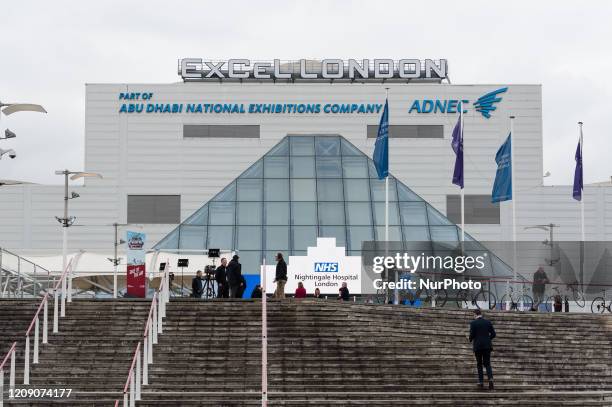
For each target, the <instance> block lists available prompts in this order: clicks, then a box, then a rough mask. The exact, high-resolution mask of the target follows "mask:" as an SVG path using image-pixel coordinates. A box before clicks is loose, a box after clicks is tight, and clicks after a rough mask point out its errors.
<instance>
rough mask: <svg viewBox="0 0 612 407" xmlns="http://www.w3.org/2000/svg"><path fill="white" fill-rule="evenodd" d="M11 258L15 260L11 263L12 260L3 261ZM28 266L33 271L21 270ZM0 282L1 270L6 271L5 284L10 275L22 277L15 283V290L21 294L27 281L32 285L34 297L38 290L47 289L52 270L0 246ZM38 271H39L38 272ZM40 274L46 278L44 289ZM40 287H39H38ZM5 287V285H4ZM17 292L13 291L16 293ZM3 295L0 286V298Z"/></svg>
mask: <svg viewBox="0 0 612 407" xmlns="http://www.w3.org/2000/svg"><path fill="white" fill-rule="evenodd" d="M5 258H7V259H13V261H14V262H15V263H14V264H13V262H12V261H4V259H5ZM24 265H26V266H29V267H31V268H32V269H33V272H32V271H30V272H28V271H22V268H23V266H24ZM0 269H1V270H0V283H1V282H2V280H3V277H2V274H1V273H2V272H5V273H7V283H6V284H7V285H8V284H9V282H10V279H11V276H13V277H17V279H18V280H19V279H22V280H23V282H19V281H18V283H17V288H16V290H17V291H19V292H20V293H21V296H23V290H24V287H26V286H27V283H28V282H29V283H30V284H31V286H32V296H34V297H36V296H38V295H39V292H40V291H43V292H45V291H46V290H49V288H50V287H49V285H50V281H51V275H52V272H51V271H50V270H49V269H47V268H45V267H43V266H40V265H38V264H36V263H34V262H33V261H31V260H28V259H27V258H25V257H22V256H20V255H18V254H16V253H13V252H11V251H10V250H6V249H4V248H2V247H0ZM39 271H40V273H39ZM41 276H43V277H46V280H47V287H46V289H43V288H42V287H43V283H42V282H41V281H40V278H41ZM38 287H40V288H38ZM5 288H6V286H5ZM16 293H17V292H15V294H16ZM3 296H4V291H3V290H2V289H1V288H0V298H3Z"/></svg>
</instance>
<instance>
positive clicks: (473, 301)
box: [456, 284, 497, 309]
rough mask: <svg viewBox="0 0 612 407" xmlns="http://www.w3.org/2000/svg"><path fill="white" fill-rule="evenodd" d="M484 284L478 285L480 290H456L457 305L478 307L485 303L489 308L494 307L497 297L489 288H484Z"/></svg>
mask: <svg viewBox="0 0 612 407" xmlns="http://www.w3.org/2000/svg"><path fill="white" fill-rule="evenodd" d="M484 287H485V286H484V284H482V285H481V286H480V290H478V291H476V292H474V291H473V290H459V291H457V298H456V302H457V307H459V308H470V307H472V306H475V307H476V308H478V309H480V305H481V304H483V305H486V306H487V307H488V308H489V309H494V308H495V306H496V305H497V297H496V296H495V294H493V292H491V291H490V290H485V289H484Z"/></svg>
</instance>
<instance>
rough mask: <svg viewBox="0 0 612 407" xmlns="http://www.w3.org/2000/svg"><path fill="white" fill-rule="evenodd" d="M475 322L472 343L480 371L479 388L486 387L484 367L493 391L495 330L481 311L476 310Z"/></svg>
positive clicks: (471, 323)
mask: <svg viewBox="0 0 612 407" xmlns="http://www.w3.org/2000/svg"><path fill="white" fill-rule="evenodd" d="M474 317H475V318H474V320H473V321H472V322H470V338H469V339H470V342H472V348H473V349H474V355H475V356H476V368H477V369H478V388H480V389H482V388H483V387H484V375H483V372H482V367H483V366H484V367H485V369H487V379H488V380H489V389H490V390H493V369H492V368H491V351H492V350H493V343H492V341H493V339H494V338H495V329H494V328H493V324H492V323H491V321H489V320H486V319H484V318H483V316H482V312H481V311H480V309H475V310H474Z"/></svg>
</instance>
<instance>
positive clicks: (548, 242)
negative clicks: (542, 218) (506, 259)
mask: <svg viewBox="0 0 612 407" xmlns="http://www.w3.org/2000/svg"><path fill="white" fill-rule="evenodd" d="M558 227H559V225H555V224H554V223H549V224H548V225H534V226H526V227H524V229H525V230H528V229H540V230H543V231H545V232H548V233H549V239H550V240H549V239H546V240H544V241H543V242H542V244H544V245H546V246H550V259H546V258H544V260H545V261H546V263H548V265H549V266H551V267H552V266H554V265H555V264H556V263H557V262H558V261H559V259H558V258H555V252H554V233H555V232H554V229H555V228H558Z"/></svg>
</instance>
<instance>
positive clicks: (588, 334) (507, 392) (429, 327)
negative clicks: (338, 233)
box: [0, 299, 612, 406]
mask: <svg viewBox="0 0 612 407" xmlns="http://www.w3.org/2000/svg"><path fill="white" fill-rule="evenodd" d="M0 304H1V302H0ZM149 304H150V303H149V301H146V302H145V301H140V302H139V301H134V300H130V301H128V300H118V301H83V302H80V301H75V303H73V304H71V305H70V306H69V307H70V308H69V311H68V313H67V317H66V318H65V319H63V320H62V325H61V326H60V329H61V330H62V332H65V334H64V333H62V334H60V337H57V336H56V335H53V336H52V335H50V345H46V346H45V347H43V348H41V349H42V353H41V360H40V364H39V365H36V366H35V367H34V368H33V371H32V383H34V384H36V385H41V386H42V385H44V384H45V383H46V384H50V383H51V384H53V385H57V386H60V385H62V386H65V387H72V388H74V389H75V390H77V391H78V394H77V397H76V398H74V399H72V400H70V401H69V402H68V401H66V402H65V403H66V404H67V405H71V406H94V405H95V406H98V405H100V406H101V405H112V401H113V400H114V398H115V397H117V396H118V395H120V394H121V390H122V389H123V385H124V382H125V378H126V374H127V369H128V367H129V363H130V359H131V354H132V352H133V350H134V346H135V344H136V343H137V341H138V339H139V336H140V335H141V334H142V330H143V326H144V320H145V318H146V313H147V312H148V305H149ZM0 309H1V308H0ZM485 314H486V315H485V317H486V318H488V319H490V320H491V321H492V322H493V323H494V325H495V329H496V331H497V335H498V336H497V338H496V339H495V341H494V348H495V349H494V351H493V354H492V365H493V369H494V374H495V385H496V389H495V391H488V390H484V391H479V390H477V389H476V386H475V384H476V381H477V379H476V368H475V359H474V355H473V353H472V350H471V344H470V343H469V342H468V340H467V337H466V335H467V331H468V323H469V321H470V320H471V318H472V313H471V311H468V310H466V311H462V310H450V309H414V308H408V307H405V306H392V305H364V304H354V303H351V302H348V303H345V302H337V301H334V300H328V301H325V300H320V301H315V300H312V299H307V300H302V301H299V300H284V301H278V300H269V301H268V325H269V326H268V383H269V405H271V406H277V405H278V406H308V405H313V406H314V405H317V406H326V405H330V406H345V405H359V406H389V405H395V406H408V405H410V406H412V405H417V406H421V405H422V406H480V405H482V406H493V405H495V406H498V405H499V406H506V405H507V406H509V405H512V406H612V346H611V345H612V317H611V316H609V315H590V314H544V313H518V312H493V311H492V312H485ZM28 322H29V321H28ZM26 326H27V324H26ZM0 332H1V333H4V332H5V331H4V330H3V329H2V328H1V327H0ZM75 333H78V334H77V336H74V335H75ZM63 335H65V336H63ZM70 338H72V339H70ZM0 352H2V351H0ZM149 382H150V385H148V386H144V387H143V393H142V401H140V402H137V403H136V405H137V406H247V405H252V406H255V405H261V401H260V400H261V398H260V389H261V302H259V301H250V300H220V301H217V300H215V301H208V302H207V301H198V300H193V299H172V300H171V302H170V303H169V304H168V308H167V318H166V320H165V323H164V333H163V334H162V335H160V336H159V343H158V344H157V345H155V346H154V363H153V364H152V365H150V367H149ZM27 404H31V405H48V404H49V403H48V401H47V404H44V403H43V402H39V403H31V402H27V403H10V404H5V405H27Z"/></svg>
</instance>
